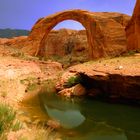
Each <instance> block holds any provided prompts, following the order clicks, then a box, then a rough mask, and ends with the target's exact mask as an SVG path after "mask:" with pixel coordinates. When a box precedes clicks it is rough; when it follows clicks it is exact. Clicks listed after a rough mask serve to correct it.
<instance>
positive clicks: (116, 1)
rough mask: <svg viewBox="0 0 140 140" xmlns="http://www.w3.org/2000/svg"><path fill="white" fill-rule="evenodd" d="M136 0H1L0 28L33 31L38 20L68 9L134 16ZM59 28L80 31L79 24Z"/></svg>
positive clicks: (67, 23) (74, 23)
mask: <svg viewBox="0 0 140 140" xmlns="http://www.w3.org/2000/svg"><path fill="white" fill-rule="evenodd" d="M135 2H136V0H0V28H17V29H29V30H30V29H31V27H32V26H33V25H34V23H35V22H36V21H37V19H38V18H40V17H44V16H47V15H50V14H53V13H55V12H58V11H63V10H68V9H84V10H89V11H93V12H98V11H101V12H102V11H103V12H120V13H125V14H129V15H132V12H133V8H134V5H135ZM57 28H73V29H80V28H81V26H80V24H77V22H71V21H69V22H67V21H66V22H63V23H60V24H59V25H58V26H57Z"/></svg>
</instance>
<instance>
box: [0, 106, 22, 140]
mask: <svg viewBox="0 0 140 140" xmlns="http://www.w3.org/2000/svg"><path fill="white" fill-rule="evenodd" d="M21 127H22V125H21V123H20V122H19V121H17V120H16V112H15V111H14V110H13V109H12V108H11V107H10V106H8V105H6V104H2V103H0V138H3V139H4V137H5V135H6V134H7V133H8V132H10V131H17V130H19V129H20V128H21Z"/></svg>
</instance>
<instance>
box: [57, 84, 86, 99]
mask: <svg viewBox="0 0 140 140" xmlns="http://www.w3.org/2000/svg"><path fill="white" fill-rule="evenodd" d="M58 94H59V95H62V96H66V97H71V96H83V95H85V94H86V89H85V88H84V87H83V86H82V85H81V84H77V85H75V86H73V87H71V88H65V89H63V90H61V91H59V92H58Z"/></svg>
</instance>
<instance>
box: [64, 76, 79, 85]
mask: <svg viewBox="0 0 140 140" xmlns="http://www.w3.org/2000/svg"><path fill="white" fill-rule="evenodd" d="M80 82H81V77H80V76H72V77H70V78H69V79H68V80H67V82H66V83H65V84H64V87H67V88H69V87H72V86H74V85H76V84H79V83H80Z"/></svg>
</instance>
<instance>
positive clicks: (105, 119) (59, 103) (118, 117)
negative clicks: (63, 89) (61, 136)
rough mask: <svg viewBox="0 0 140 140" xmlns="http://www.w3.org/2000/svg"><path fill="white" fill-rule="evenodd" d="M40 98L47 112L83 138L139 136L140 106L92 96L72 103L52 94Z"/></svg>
mask: <svg viewBox="0 0 140 140" xmlns="http://www.w3.org/2000/svg"><path fill="white" fill-rule="evenodd" d="M39 97H40V101H41V104H42V106H43V108H44V110H45V112H46V113H47V115H48V116H49V117H50V118H51V119H54V120H57V121H59V122H60V124H61V126H62V127H63V128H65V129H67V132H68V130H69V131H72V133H74V134H75V135H76V138H77V136H78V139H80V140H88V139H91V140H102V139H103V140H131V138H135V139H140V112H139V108H136V107H130V106H126V105H115V104H108V103H104V102H103V103H102V102H98V101H94V100H90V99H84V100H81V101H76V100H74V101H73V102H72V101H70V100H64V99H62V98H61V97H59V96H57V95H55V94H50V93H47V94H45V93H44V94H40V95H39ZM65 132H66V131H65ZM67 132H66V133H67ZM74 134H73V135H74ZM76 138H74V137H72V138H70V139H71V140H76Z"/></svg>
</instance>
